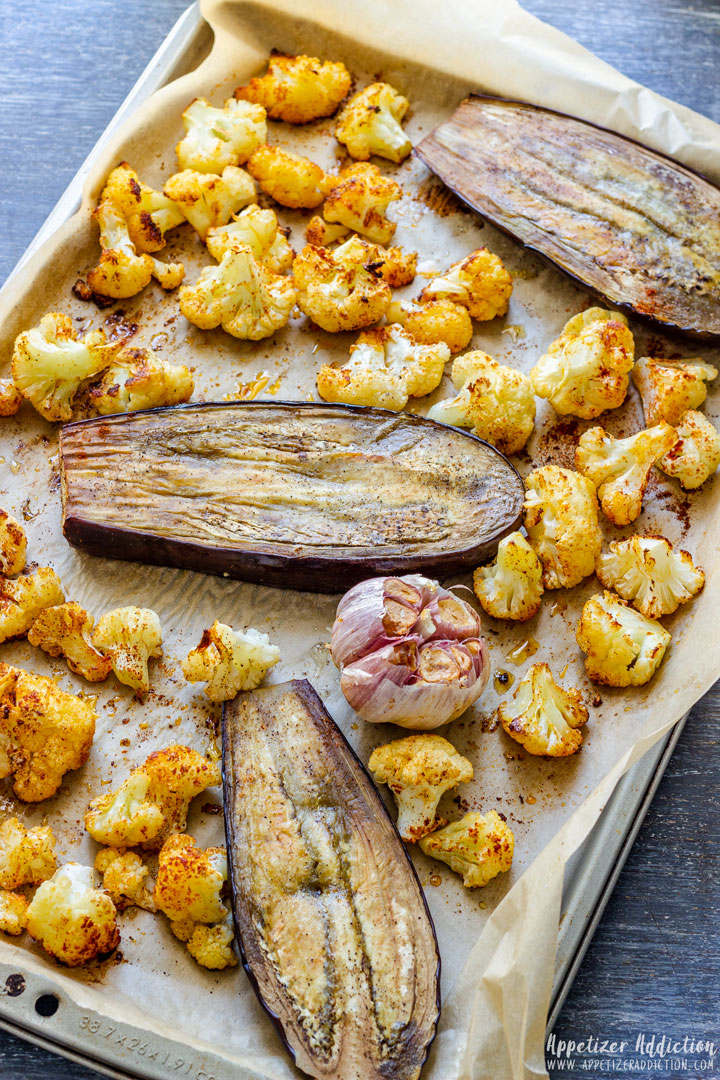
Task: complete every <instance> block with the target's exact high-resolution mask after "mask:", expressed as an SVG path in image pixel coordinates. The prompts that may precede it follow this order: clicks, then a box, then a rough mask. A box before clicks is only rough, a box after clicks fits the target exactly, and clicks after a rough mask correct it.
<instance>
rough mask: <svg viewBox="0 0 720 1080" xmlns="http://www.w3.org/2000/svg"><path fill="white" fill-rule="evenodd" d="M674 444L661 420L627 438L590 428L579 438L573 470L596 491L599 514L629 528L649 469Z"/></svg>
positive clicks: (672, 433)
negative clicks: (615, 436) (653, 425)
mask: <svg viewBox="0 0 720 1080" xmlns="http://www.w3.org/2000/svg"><path fill="white" fill-rule="evenodd" d="M676 442H677V432H676V431H675V428H673V427H670V425H669V424H666V423H665V422H664V421H663V422H661V423H659V424H656V426H655V427H652V428H646V429H645V430H644V431H638V432H637V434H636V435H631V436H630V437H629V438H627V439H616V438H614V437H613V436H612V435H608V433H607V432H606V431H604V430H603V429H602V428H601V427H594V428H590V429H589V430H588V431H585V432H583V434H582V435H581V436H580V441H579V442H578V446H577V450H576V451H575V467H576V469H577V470H578V472H581V473H582V474H583V476H586V477H587V478H588V479H589V480H591V481H592V483H593V484H594V485H595V487H596V488H597V493H598V498H599V500H600V505H601V507H602V509H603V513H604V514H605V515H606V516H607V517H609V518H610V520H611V521H612V522H614V523H615V525H629V524H630V522H631V521H635V519H636V518H637V517H639V515H640V512H641V510H642V500H643V495H644V494H645V488H646V487H647V482H648V479H649V476H650V470H651V469H652V467H653V465H654V464H655V462H657V461H659V460H660V458H662V457H664V455H665V454H667V452H668V450H671V449H672V447H673V446H674V445H675V443H676Z"/></svg>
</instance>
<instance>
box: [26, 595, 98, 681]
mask: <svg viewBox="0 0 720 1080" xmlns="http://www.w3.org/2000/svg"><path fill="white" fill-rule="evenodd" d="M94 622H95V620H94V619H93V617H92V615H90V614H89V612H87V611H85V609H84V608H83V607H81V606H80V604H76V603H75V601H74V600H72V601H70V603H68V604H58V605H56V606H54V607H48V608H45V610H44V611H41V612H40V614H39V615H38V617H37V619H36V620H35V622H34V623H33V625H32V626H31V627H30V630H29V632H28V641H29V642H30V644H31V645H36V646H38V647H39V648H41V649H43V650H44V651H45V652H46V653H48V654H49V655H50V656H64V657H65V659H66V660H67V666H68V667H69V668H70V670H71V671H74V672H75V673H76V675H82V676H83V678H85V679H87V680H88V682H102V681H103V679H106V678H107V677H108V675H109V674H110V669H111V668H112V661H111V660H110V657H109V656H104V655H103V654H102V653H101V652H98V650H97V649H96V648H94V647H93V646H92V645H91V644H90V635H91V633H92V628H93V626H94Z"/></svg>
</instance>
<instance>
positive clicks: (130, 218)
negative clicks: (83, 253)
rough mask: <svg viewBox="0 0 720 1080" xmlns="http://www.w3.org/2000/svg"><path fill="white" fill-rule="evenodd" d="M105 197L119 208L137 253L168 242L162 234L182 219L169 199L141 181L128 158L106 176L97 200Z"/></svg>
mask: <svg viewBox="0 0 720 1080" xmlns="http://www.w3.org/2000/svg"><path fill="white" fill-rule="evenodd" d="M105 200H109V201H110V202H111V203H114V205H115V206H116V207H117V208H118V209H119V210H120V213H121V214H122V216H123V217H124V218H125V221H126V222H127V227H128V234H129V236H130V239H131V241H132V243H133V244H134V246H135V250H136V251H139V252H151V251H160V249H161V248H164V247H165V244H166V243H167V241H166V239H165V233H166V232H168V231H169V230H170V229H175V228H177V226H178V225H182V224H183V222H184V221H185V215H184V214H183V212H182V210H181V209H180V208H179V207H178V206H177V205H176V204H175V203H174V202H173V201H172V199H168V197H167V195H163V193H162V192H161V191H155V190H154V189H153V188H151V187H148V185H147V184H144V183H143V182H142V180H141V179H140V177H139V176H138V174H137V173H136V172H135V170H134V169H133V168H131V166H130V165H128V163H127V161H121V162H120V164H119V165H118V166H117V168H115V169H113V171H112V172H111V173H110V175H109V176H108V178H107V180H106V182H105V188H104V189H103V193H102V196H101V200H100V201H101V202H103V201H105Z"/></svg>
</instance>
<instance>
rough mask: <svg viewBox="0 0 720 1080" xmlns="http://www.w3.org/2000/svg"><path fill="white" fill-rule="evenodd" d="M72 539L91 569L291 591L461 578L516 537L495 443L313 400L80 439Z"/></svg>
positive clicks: (120, 424)
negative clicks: (95, 563)
mask: <svg viewBox="0 0 720 1080" xmlns="http://www.w3.org/2000/svg"><path fill="white" fill-rule="evenodd" d="M60 463H61V480H62V496H63V532H64V534H65V537H66V539H67V540H68V541H69V543H70V544H72V545H73V546H74V547H77V548H79V549H80V550H82V551H85V552H87V553H89V554H91V555H99V556H103V557H107V558H117V559H128V560H131V561H134V562H141V563H150V564H156V565H161V566H179V567H183V568H185V569H190V570H199V571H201V572H203V573H211V574H222V575H224V576H226V577H231V578H238V579H240V580H243V581H253V582H258V583H260V584H263V585H272V586H277V587H279V588H290V589H307V590H310V591H316V592H344V591H345V590H346V589H347V588H348V587H349V586H350V585H352V584H355V583H356V582H357V581H360V580H362V579H364V578H367V577H372V576H378V575H384V574H404V573H411V572H420V573H425V574H428V575H429V576H432V577H440V576H443V577H448V576H450V575H451V574H456V573H461V572H462V571H463V570H466V569H468V568H474V567H475V566H477V565H478V564H479V563H481V562H485V561H487V560H488V559H490V558H492V556H493V555H494V553H495V551H496V549H497V545H498V543H499V542H500V540H501V539H502V538H503V537H504V536H506V535H507V534H508V533H510V532H512V531H513V530H515V529H517V528H518V526H519V523H520V520H521V517H522V503H523V498H524V488H523V483H522V480H521V479H520V477H519V476H518V474H517V472H516V471H515V469H514V468H513V467H512V465H511V464H510V462H509V461H507V459H506V458H504V457H503V455H502V454H500V452H499V451H498V450H496V449H495V448H494V447H492V446H490V445H489V444H488V443H485V442H483V441H482V440H481V439H478V438H476V437H475V436H474V435H470V434H468V433H467V432H464V431H460V430H458V429H457V428H452V427H447V426H446V425H444V424H436V423H435V422H434V421H432V420H427V419H425V418H424V417H420V416H413V415H411V414H408V413H394V412H388V411H387V410H384V409H372V408H362V407H354V406H349V405H332V404H326V403H322V404H315V403H311V402H266V401H252V402H233V403H225V402H223V403H209V404H205V403H201V404H197V405H179V406H174V407H170V408H165V409H152V410H149V411H147V412H137V413H127V414H122V413H121V414H118V415H116V416H111V417H101V418H99V419H97V420H85V421H81V422H79V423H75V424H68V425H66V426H65V427H64V428H63V429H62V431H61V435H60Z"/></svg>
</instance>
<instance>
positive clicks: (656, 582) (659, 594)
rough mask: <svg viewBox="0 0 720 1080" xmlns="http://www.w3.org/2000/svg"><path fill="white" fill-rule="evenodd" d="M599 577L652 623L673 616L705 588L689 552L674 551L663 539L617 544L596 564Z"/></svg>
mask: <svg viewBox="0 0 720 1080" xmlns="http://www.w3.org/2000/svg"><path fill="white" fill-rule="evenodd" d="M596 572H597V576H598V578H599V580H600V583H601V584H602V585H604V587H605V588H606V589H614V591H615V592H616V593H617V594H618V596H621V597H622V598H623V600H630V602H631V603H632V604H633V606H634V607H636V608H637V609H638V611H641V612H642V614H643V615H647V617H648V618H649V619H659V618H660V616H661V615H671V614H672V612H673V611H675V610H676V609H677V608H678V607H679V606H680V604H686V603H687V602H688V600H692V598H693V596H695V594H696V593H699V592H700V590H701V589H702V587H703V585H704V584H705V575H704V573H703V572H702V570H701V569H700V568H699V567H697V566H695V565H694V563H693V561H692V556H691V555H689V554H688V552H687V551H673V546H672V544H671V543H670V541H669V540H666V539H665V538H664V537H662V536H631V537H630V538H629V539H628V540H614V541H613V542H612V543H611V544H610V545H609V551H604V552H603V553H602V554H601V555H600V556H599V557H598V561H597V567H596Z"/></svg>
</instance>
